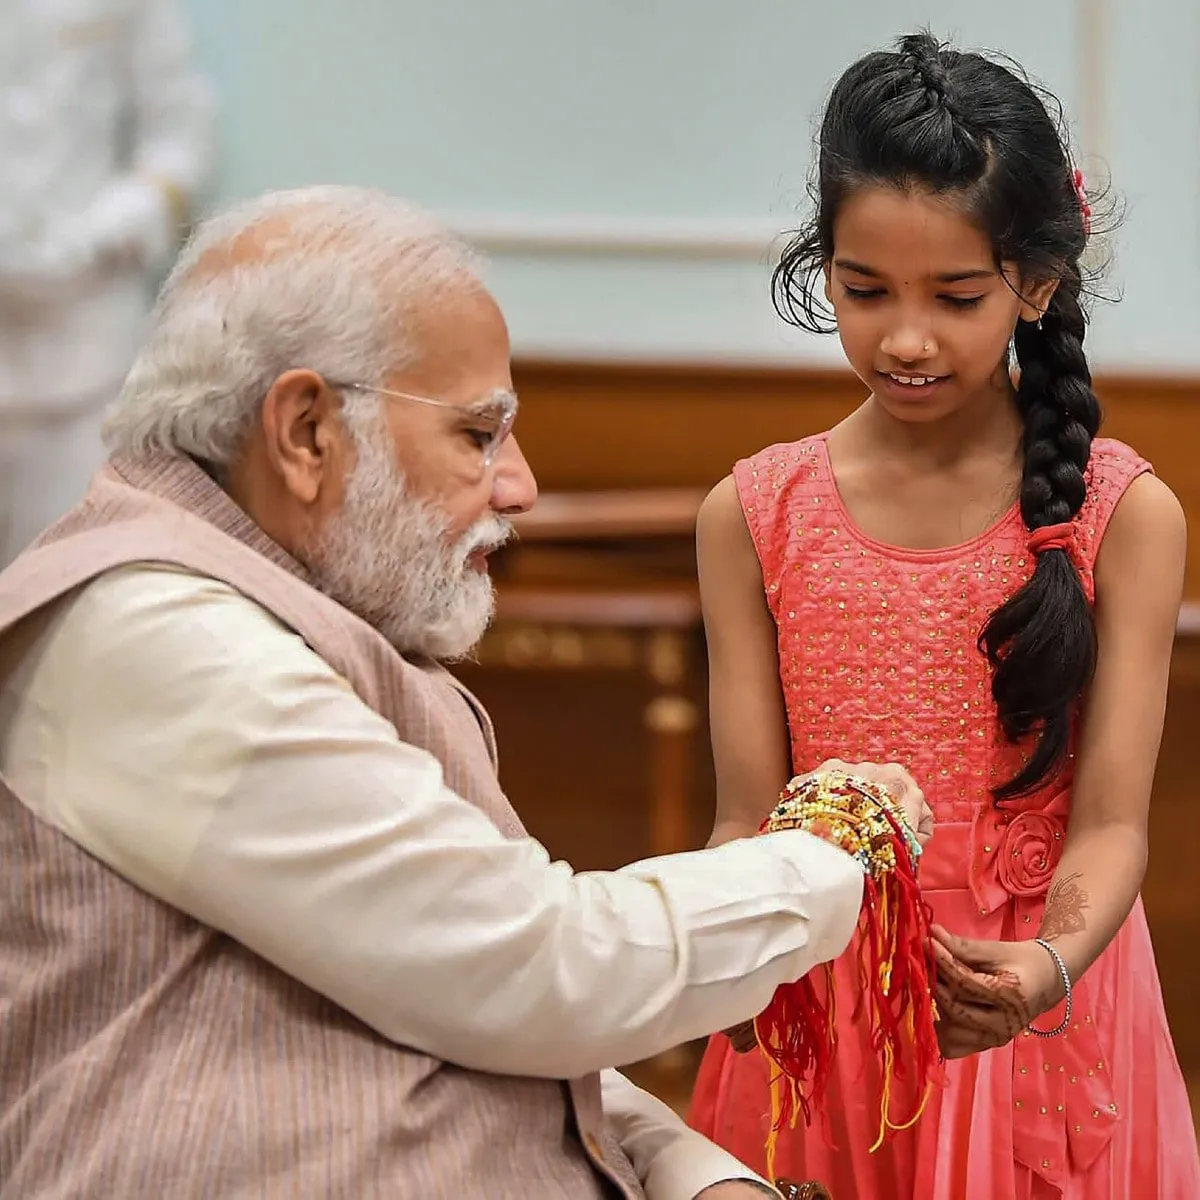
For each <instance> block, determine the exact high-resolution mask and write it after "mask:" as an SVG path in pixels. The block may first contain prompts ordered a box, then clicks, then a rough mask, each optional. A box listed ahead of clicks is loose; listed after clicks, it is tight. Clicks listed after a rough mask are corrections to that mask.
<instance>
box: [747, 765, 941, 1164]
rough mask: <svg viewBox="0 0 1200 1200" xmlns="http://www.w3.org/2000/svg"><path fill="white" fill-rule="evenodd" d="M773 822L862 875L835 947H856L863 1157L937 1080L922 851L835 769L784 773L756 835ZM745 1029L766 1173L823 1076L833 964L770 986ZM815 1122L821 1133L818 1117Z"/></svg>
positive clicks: (808, 1115)
mask: <svg viewBox="0 0 1200 1200" xmlns="http://www.w3.org/2000/svg"><path fill="white" fill-rule="evenodd" d="M780 829H806V830H808V831H809V832H810V833H813V834H815V835H816V836H818V837H822V838H824V839H825V840H827V841H831V842H833V843H835V844H836V845H839V846H841V847H842V848H843V849H844V850H846V851H847V853H849V854H851V855H852V856H853V857H854V858H856V859H857V860H858V861H859V862H860V863H861V865H862V866H863V868H864V871H865V873H866V879H865V880H864V885H863V902H862V911H861V913H860V914H859V920H858V926H857V929H856V931H855V935H854V939H853V941H852V943H851V948H850V949H849V950H848V951H847V952H846V953H848V954H855V955H857V966H858V976H859V997H858V1004H857V1005H856V1009H855V1015H856V1016H859V1015H862V1016H864V1017H865V1020H866V1022H867V1027H868V1029H869V1030H870V1039H871V1049H872V1051H873V1052H874V1053H875V1055H876V1056H877V1058H878V1061H879V1063H880V1068H881V1072H882V1094H881V1096H880V1098H879V1114H880V1123H879V1136H878V1137H877V1138H876V1140H875V1144H874V1145H873V1146H872V1147H871V1152H872V1153H874V1151H876V1150H878V1149H879V1147H880V1146H882V1145H883V1144H884V1142H885V1141H886V1140H887V1139H888V1137H889V1136H890V1135H891V1134H893V1133H895V1132H898V1131H900V1130H903V1129H908V1128H911V1127H912V1126H913V1125H914V1124H915V1123H916V1122H917V1120H918V1119H919V1118H920V1116H921V1114H922V1112H923V1111H924V1110H925V1105H926V1103H927V1102H928V1099H929V1095H930V1092H931V1090H932V1088H933V1086H934V1084H935V1083H936V1082H938V1081H939V1079H940V1076H941V1055H940V1052H939V1050H938V1044H937V1034H936V1032H935V1030H934V1025H935V1023H936V1021H937V1006H936V1003H935V1001H934V997H933V980H934V978H935V967H934V960H933V951H932V948H931V945H930V941H929V923H930V911H929V907H928V905H926V904H925V902H924V901H923V900H922V898H921V892H920V888H919V886H918V884H917V860H918V858H919V857H920V853H921V848H920V845H919V844H918V842H917V840H916V837H915V836H914V834H913V833H912V831H911V830H910V829H909V828H908V826H907V823H906V822H905V820H904V817H903V816H902V814H901V813H900V812H899V810H898V809H897V808H896V805H895V802H894V801H893V800H892V798H891V796H890V795H889V794H888V792H887V791H886V789H884V788H882V787H880V786H879V785H877V784H875V783H872V782H870V781H869V780H865V779H861V778H859V777H857V776H853V775H847V774H844V773H842V772H840V771H839V772H827V773H823V774H821V775H816V776H802V777H798V778H796V779H793V780H792V782H791V783H789V784H788V786H787V788H786V789H785V790H784V792H783V794H782V796H781V798H780V801H779V804H778V805H777V807H776V808H775V810H774V811H773V812H772V813H771V815H770V816H769V817H768V818H767V820H766V821H765V822H764V824H763V827H762V831H763V832H764V833H770V832H774V831H776V830H780ZM754 1031H755V1034H756V1037H757V1040H758V1044H759V1048H760V1050H761V1051H762V1053H763V1054H765V1055H766V1057H767V1059H768V1060H769V1061H770V1063H771V1066H772V1078H771V1131H770V1134H769V1135H768V1139H767V1171H768V1175H769V1176H771V1177H773V1176H774V1166H775V1147H776V1143H777V1141H778V1138H779V1135H780V1133H781V1132H782V1131H783V1130H784V1129H785V1128H787V1129H794V1128H795V1126H796V1122H797V1120H798V1119H799V1118H800V1116H801V1115H803V1117H804V1123H805V1124H806V1125H811V1124H812V1121H813V1116H814V1114H815V1113H818V1112H820V1111H821V1105H822V1100H823V1098H824V1094H825V1089H826V1087H827V1086H828V1084H829V1078H830V1073H831V1071H832V1067H833V1059H834V1055H835V1053H836V1051H837V1027H836V1009H835V996H834V988H833V965H832V964H831V963H825V964H824V965H823V966H822V967H819V968H817V969H816V970H814V971H812V972H810V973H809V974H808V975H806V976H805V977H804V978H803V979H800V980H797V981H796V982H795V983H790V984H784V985H782V986H781V987H779V988H777V989H776V991H775V995H774V996H773V997H772V999H771V1003H770V1004H769V1005H768V1006H767V1008H766V1009H765V1010H764V1011H763V1012H762V1013H760V1014H759V1016H758V1017H757V1018H756V1019H755V1022H754ZM909 1078H912V1079H915V1080H916V1082H917V1085H918V1086H917V1093H918V1098H917V1100H916V1101H915V1102H914V1104H913V1105H912V1106H911V1108H910V1110H909V1111H906V1112H900V1113H896V1112H894V1111H893V1108H894V1100H895V1096H894V1088H893V1084H894V1083H895V1082H896V1081H897V1080H903V1079H909ZM822 1127H823V1128H824V1130H825V1132H826V1136H828V1125H827V1122H825V1121H824V1120H823V1121H822Z"/></svg>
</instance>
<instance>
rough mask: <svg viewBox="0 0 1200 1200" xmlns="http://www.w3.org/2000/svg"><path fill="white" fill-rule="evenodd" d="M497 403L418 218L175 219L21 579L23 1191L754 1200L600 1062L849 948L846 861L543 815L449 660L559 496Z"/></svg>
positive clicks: (7, 735) (493, 384) (2, 688)
mask: <svg viewBox="0 0 1200 1200" xmlns="http://www.w3.org/2000/svg"><path fill="white" fill-rule="evenodd" d="M515 415H516V398H515V396H514V395H513V392H512V384H511V378H510V373H509V347H508V338H507V334H506V330H505V326H504V321H503V319H502V317H501V315H500V312H499V310H498V309H497V307H496V305H495V303H494V301H493V300H492V299H491V297H490V296H489V295H488V293H487V292H486V291H485V290H484V288H483V287H482V285H481V283H480V281H479V277H478V274H477V268H476V265H475V263H474V261H473V259H472V257H471V255H470V254H469V253H468V252H467V251H466V250H465V249H464V248H463V247H461V246H460V245H458V244H457V243H456V242H455V241H454V240H452V239H451V238H449V237H448V236H446V235H445V234H444V233H443V232H442V231H441V230H439V229H438V228H437V227H436V225H434V224H432V223H431V222H430V221H428V220H427V219H426V218H424V217H423V216H421V215H420V214H418V213H416V212H414V211H413V210H411V209H410V208H408V207H407V206H405V205H403V204H401V203H399V202H396V201H394V200H391V199H389V198H387V197H383V196H379V195H376V194H373V193H362V192H359V191H356V190H352V189H336V188H331V189H318V190H313V191H307V192H301V193H285V194H281V195H275V196H270V197H266V198H264V199H262V200H258V201H254V202H252V203H249V204H247V205H246V206H244V207H241V208H239V209H236V210H234V211H231V212H229V213H227V214H225V215H223V216H219V217H217V218H215V219H214V220H212V221H211V222H210V223H208V224H207V225H205V226H203V227H202V228H201V229H200V230H199V231H198V233H197V235H196V237H195V238H194V239H193V241H192V243H191V244H190V246H189V247H188V248H187V249H186V250H185V252H184V254H183V256H182V257H181V259H180V262H179V263H178V266H177V268H176V270H175V272H174V273H173V275H172V277H171V278H170V279H169V280H168V282H167V284H166V286H165V288H164V290H163V294H162V296H161V299H160V302H159V305H158V308H157V311H156V313H155V316H154V319H153V323H152V327H151V329H150V332H149V335H148V338H147V341H146V343H145V345H144V347H143V348H142V351H141V353H140V355H139V356H138V358H137V360H136V363H135V365H134V367H133V370H132V372H131V373H130V375H129V378H128V380H127V382H126V384H125V386H124V390H123V392H122V394H121V396H120V399H119V401H118V402H117V404H116V406H115V407H114V409H113V410H112V412H111V415H110V418H109V421H108V427H107V437H108V441H109V445H110V448H111V450H112V458H111V460H110V462H109V464H108V466H107V467H106V468H105V469H104V470H102V471H101V473H100V474H99V475H98V476H97V477H96V480H95V481H94V483H93V485H92V488H91V490H90V492H89V494H88V496H87V497H86V499H85V500H84V502H83V503H82V505H81V506H80V507H78V508H77V509H75V510H74V511H73V512H71V513H70V514H68V516H67V517H66V518H65V519H64V520H63V521H61V522H59V523H58V524H57V525H56V526H54V527H53V528H51V529H50V530H49V531H48V532H47V533H46V534H45V535H44V536H43V537H42V538H41V539H40V540H39V542H38V543H37V544H36V545H35V546H34V547H33V548H32V549H31V550H30V551H29V552H27V553H26V554H24V555H23V556H22V557H21V558H20V559H18V560H17V562H16V563H15V564H14V565H13V566H12V567H11V568H9V570H8V571H7V572H5V573H4V574H3V575H0V777H2V778H3V781H4V782H5V783H6V784H7V787H5V788H2V789H0V854H2V856H3V861H4V864H5V867H4V873H3V883H2V884H0V906H2V907H0V1196H3V1197H9V1196H11V1197H14V1198H15V1197H17V1196H20V1197H22V1200H34V1198H36V1197H50V1196H53V1197H56V1198H58V1197H68V1196H79V1197H98V1196H114V1197H116V1196H119V1197H130V1198H132V1197H151V1196H153V1197H163V1198H164V1200H165V1198H167V1197H170V1198H171V1200H189V1198H192V1197H194V1198H197V1200H199V1198H200V1197H204V1198H209V1197H218V1196H231V1197H232V1196H239V1197H243V1196H244V1197H250V1196H296V1197H306V1198H307V1197H347V1198H354V1200H361V1198H365V1197H390V1196H396V1197H421V1198H422V1200H432V1198H435V1197H456V1198H458V1197H481V1198H482V1197H499V1198H502V1200H534V1198H540V1197H547V1198H549V1197H566V1196H570V1197H600V1196H623V1197H627V1198H628V1197H639V1196H643V1195H644V1196H647V1197H650V1200H685V1198H686V1200H691V1198H692V1197H695V1196H699V1195H702V1196H704V1197H705V1200H738V1198H741V1197H745V1198H746V1200H749V1198H750V1197H752V1196H758V1195H762V1194H763V1193H766V1194H772V1192H771V1189H769V1188H768V1187H767V1185H766V1184H765V1183H764V1182H763V1181H760V1180H756V1179H755V1177H754V1176H753V1174H752V1173H751V1172H750V1171H748V1170H746V1169H744V1168H743V1167H742V1166H741V1165H740V1164H739V1163H737V1162H736V1161H734V1160H733V1159H731V1158H730V1157H728V1156H727V1155H726V1154H724V1153H723V1152H722V1151H720V1150H718V1149H717V1148H716V1147H714V1146H713V1145H711V1144H710V1143H708V1142H707V1141H705V1140H704V1139H702V1138H699V1137H698V1136H697V1135H695V1134H693V1133H691V1132H690V1131H688V1130H687V1129H686V1128H685V1127H684V1126H683V1124H682V1123H681V1122H680V1121H678V1120H677V1119H676V1118H675V1116H674V1115H673V1114H672V1113H670V1112H669V1111H668V1110H667V1109H666V1108H665V1107H664V1106H663V1105H661V1104H659V1103H658V1102H657V1101H655V1100H654V1099H653V1098H652V1097H650V1096H648V1095H646V1094H644V1093H642V1092H639V1091H638V1090H637V1089H636V1088H634V1087H633V1086H632V1085H631V1084H630V1083H629V1082H628V1081H627V1080H626V1079H624V1078H623V1077H622V1076H621V1075H619V1074H617V1073H616V1071H614V1070H611V1069H610V1068H611V1067H613V1066H614V1064H620V1063H625V1062H630V1061H633V1060H636V1059H640V1058H643V1057H646V1056H648V1055H651V1054H654V1053H656V1052H659V1051H661V1050H663V1049H665V1048H666V1047H669V1046H671V1045H674V1044H677V1043H680V1042H683V1041H685V1040H687V1039H690V1038H695V1037H697V1036H700V1035H704V1034H707V1033H710V1032H711V1031H713V1030H715V1029H718V1028H723V1027H726V1026H730V1025H733V1024H736V1023H737V1022H739V1021H741V1020H744V1019H745V1018H747V1017H750V1016H752V1015H753V1014H754V1013H756V1012H758V1011H760V1010H761V1009H762V1008H763V1007H764V1006H765V1004H766V1002H767V1001H768V1000H769V998H770V996H771V994H772V992H773V990H774V989H775V987H776V986H777V985H778V984H780V983H782V982H784V981H786V980H792V979H795V978H797V977H798V976H800V975H801V974H803V973H804V972H806V971H807V970H809V969H810V968H811V967H812V966H813V965H814V964H816V963H818V962H821V961H824V960H828V959H830V958H832V957H834V956H836V955H837V954H838V953H840V951H841V950H842V949H843V947H844V946H845V945H846V943H847V941H848V939H849V937H850V934H851V931H852V929H853V927H854V925H855V921H856V918H857V916H858V912H859V904H860V893H861V879H862V872H861V870H860V868H859V866H858V865H857V864H856V863H855V862H854V861H853V860H852V859H851V858H850V857H848V856H847V855H846V854H844V853H843V852H842V851H841V850H839V849H837V848H835V847H834V846H832V845H829V844H826V843H824V842H822V841H820V840H818V839H816V838H813V837H811V836H809V835H807V834H804V833H800V832H795V831H790V832H784V833H778V834H772V835H768V836H765V837H761V838H756V839H753V840H744V841H738V842H733V843H730V844H728V845H725V846H722V847H720V848H717V849H711V850H702V851H697V852H695V853H690V854H679V855H674V856H671V857H667V858H662V859H659V860H656V861H650V862H642V863H638V864H635V865H633V866H630V867H628V868H625V869H624V870H621V871H618V872H614V873H597V874H580V875H577V874H574V873H573V872H572V871H571V869H570V868H569V867H568V866H566V865H565V864H563V863H556V862H551V861H550V859H549V857H548V855H547V854H546V852H545V850H544V849H543V848H542V847H541V846H539V845H538V844H536V843H535V842H534V841H532V840H531V839H529V838H528V837H527V836H526V835H525V834H524V832H523V830H522V829H521V826H520V823H519V822H518V820H517V818H516V816H515V814H514V813H513V812H512V810H511V809H510V808H509V806H508V804H507V802H506V801H505V798H504V796H503V794H502V793H501V791H500V787H499V784H498V782H497V777H496V767H495V761H496V760H495V747H494V745H493V743H492V733H491V726H490V724H489V722H488V718H487V715H486V714H485V713H484V712H483V710H482V709H481V708H480V706H479V705H478V703H477V702H476V701H475V700H474V699H473V698H472V697H471V696H470V695H469V694H468V693H466V692H465V691H464V690H463V689H462V688H461V687H460V686H459V685H458V684H457V683H456V682H455V681H454V679H453V678H452V677H451V676H450V675H449V674H448V673H447V672H446V671H445V670H444V669H443V668H442V667H441V666H439V665H437V664H438V663H439V661H441V660H447V659H453V658H455V657H456V656H461V655H463V654H465V653H467V651H469V650H470V648H471V647H472V646H473V644H474V643H475V642H476V641H477V639H478V638H479V637H480V635H481V634H482V632H483V630H484V628H485V626H486V624H487V621H488V619H489V616H490V613H491V609H492V589H491V585H490V582H489V579H488V575H487V567H486V563H487V556H488V554H489V552H490V551H492V550H494V549H495V548H496V547H497V546H499V545H500V544H501V543H502V542H503V541H504V540H505V539H506V538H507V537H508V535H509V532H510V527H509V517H510V516H511V514H514V513H518V512H521V511H524V510H525V509H527V508H528V507H529V506H530V505H531V504H532V503H533V501H534V498H535V485H534V480H533V477H532V475H531V474H530V471H529V467H528V466H527V464H526V462H525V460H524V458H523V457H522V455H521V451H520V449H519V447H518V445H517V442H516V439H515V438H513V437H512V436H510V431H511V429H512V425H513V419H514V417H515ZM863 769H864V770H866V771H874V772H875V774H876V777H877V778H883V779H885V780H886V779H888V778H889V777H891V778H893V779H894V778H895V777H896V775H897V770H896V769H895V768H892V769H888V768H878V769H875V768H870V767H864V768H863ZM889 771H890V775H889ZM901 776H902V773H901ZM899 783H900V785H901V787H902V789H904V795H903V800H904V803H905V806H906V811H907V812H908V814H909V815H910V817H911V819H912V820H913V822H914V824H916V823H917V822H918V821H919V820H920V817H921V812H922V807H921V806H922V801H921V797H920V794H919V792H917V791H916V790H915V788H913V787H912V786H911V783H910V782H907V781H906V777H900V778H899Z"/></svg>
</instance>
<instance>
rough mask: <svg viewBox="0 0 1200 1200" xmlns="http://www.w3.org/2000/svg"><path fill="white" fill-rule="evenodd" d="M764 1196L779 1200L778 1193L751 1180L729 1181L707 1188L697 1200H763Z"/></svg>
mask: <svg viewBox="0 0 1200 1200" xmlns="http://www.w3.org/2000/svg"><path fill="white" fill-rule="evenodd" d="M764 1196H774V1197H775V1200H779V1193H778V1192H777V1191H775V1190H774V1189H773V1188H768V1187H764V1186H763V1185H762V1184H761V1183H754V1182H753V1181H752V1180H749V1179H727V1180H726V1181H725V1182H724V1183H714V1184H713V1185H712V1187H706V1188H705V1189H704V1191H702V1192H700V1193H699V1195H697V1196H696V1200H763V1197H764Z"/></svg>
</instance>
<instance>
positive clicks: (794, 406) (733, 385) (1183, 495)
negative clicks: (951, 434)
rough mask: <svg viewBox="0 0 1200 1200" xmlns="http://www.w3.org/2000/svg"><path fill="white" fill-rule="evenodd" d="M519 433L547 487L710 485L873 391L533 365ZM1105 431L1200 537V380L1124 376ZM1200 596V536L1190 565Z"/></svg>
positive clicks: (525, 373) (822, 375)
mask: <svg viewBox="0 0 1200 1200" xmlns="http://www.w3.org/2000/svg"><path fill="white" fill-rule="evenodd" d="M516 381H517V387H518V389H519V391H520V394H521V418H520V422H519V424H518V427H517V428H518V435H519V437H520V439H521V445H522V447H523V449H524V451H525V453H526V455H527V457H528V458H529V461H530V463H531V464H532V466H533V469H534V471H535V472H536V473H537V476H538V480H539V482H540V484H541V486H542V488H543V489H544V490H548V491H562V490H565V491H579V490H589V489H595V488H623V487H667V486H673V487H679V486H700V487H704V486H710V485H712V484H714V483H716V481H717V480H718V479H720V478H721V477H722V476H723V475H725V474H726V473H727V472H728V471H729V468H730V467H731V466H732V464H733V463H734V461H735V460H736V459H738V458H741V457H743V456H745V455H747V454H752V453H753V452H754V451H756V450H760V449H762V447H764V446H767V445H770V444H771V443H772V442H778V441H790V440H793V439H796V438H801V437H805V436H807V435H808V434H811V433H817V432H819V431H820V430H822V429H827V428H828V427H829V426H830V425H833V424H835V423H836V422H837V421H839V420H840V419H841V418H842V417H844V416H845V415H846V414H847V413H848V412H850V411H851V410H852V408H853V407H854V406H855V405H856V404H857V403H859V401H860V400H861V398H862V396H863V386H862V384H861V383H860V382H859V381H858V380H857V379H856V378H855V377H854V376H853V375H852V374H850V373H849V372H848V371H829V370H822V371H816V370H783V369H766V368H753V367H729V366H722V367H711V366H686V365H685V366H645V365H642V366H639V365H632V364H562V363H537V362H524V363H518V364H517V366H516ZM1097 390H1098V391H1099V393H1100V396H1101V399H1102V401H1103V403H1104V407H1105V414H1106V416H1105V424H1104V428H1103V432H1104V433H1106V434H1108V435H1110V436H1112V437H1118V438H1121V439H1123V440H1125V441H1127V442H1130V443H1131V444H1132V445H1134V446H1135V447H1136V448H1137V449H1138V450H1139V451H1140V452H1141V453H1142V454H1144V455H1145V456H1146V457H1147V458H1149V459H1150V460H1151V461H1152V462H1153V463H1154V464H1155V468H1156V469H1157V471H1158V473H1159V474H1160V475H1161V476H1162V477H1163V479H1165V480H1166V481H1167V483H1169V484H1170V485H1171V487H1172V488H1174V489H1175V491H1176V493H1177V494H1178V495H1179V497H1180V499H1181V501H1182V502H1183V505H1184V508H1185V510H1186V511H1187V514H1188V518H1189V521H1190V523H1191V525H1192V528H1194V529H1197V530H1200V377H1197V378H1191V379H1170V378H1155V377H1150V376H1147V377H1132V376H1112V377H1108V378H1101V379H1099V381H1098V383H1097ZM1188 594H1189V596H1193V597H1195V598H1198V599H1200V536H1198V537H1197V538H1195V539H1193V543H1192V546H1191V550H1190V555H1189V563H1188Z"/></svg>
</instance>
